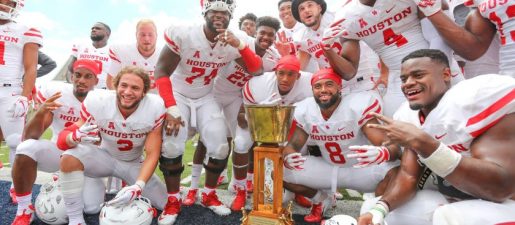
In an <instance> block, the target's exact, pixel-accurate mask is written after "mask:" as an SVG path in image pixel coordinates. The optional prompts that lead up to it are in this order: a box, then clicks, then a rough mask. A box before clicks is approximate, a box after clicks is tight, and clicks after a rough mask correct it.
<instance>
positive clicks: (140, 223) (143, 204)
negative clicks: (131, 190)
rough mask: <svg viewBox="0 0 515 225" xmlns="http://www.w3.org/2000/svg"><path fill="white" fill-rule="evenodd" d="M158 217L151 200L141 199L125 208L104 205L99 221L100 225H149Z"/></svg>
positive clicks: (135, 200)
mask: <svg viewBox="0 0 515 225" xmlns="http://www.w3.org/2000/svg"><path fill="white" fill-rule="evenodd" d="M156 215H157V211H156V210H155V209H154V208H152V205H150V200H148V199H147V198H145V197H139V198H136V199H134V201H132V203H130V204H128V205H126V206H123V207H114V206H110V205H104V207H102V210H100V216H99V219H98V221H99V223H100V225H122V224H123V225H149V224H150V223H152V218H154V217H155V216H156Z"/></svg>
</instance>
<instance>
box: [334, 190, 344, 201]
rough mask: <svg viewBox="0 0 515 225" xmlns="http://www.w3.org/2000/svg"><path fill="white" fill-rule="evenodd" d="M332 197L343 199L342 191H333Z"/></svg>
mask: <svg viewBox="0 0 515 225" xmlns="http://www.w3.org/2000/svg"><path fill="white" fill-rule="evenodd" d="M334 197H335V198H336V199H337V200H343V194H342V193H340V192H339V191H336V192H334Z"/></svg>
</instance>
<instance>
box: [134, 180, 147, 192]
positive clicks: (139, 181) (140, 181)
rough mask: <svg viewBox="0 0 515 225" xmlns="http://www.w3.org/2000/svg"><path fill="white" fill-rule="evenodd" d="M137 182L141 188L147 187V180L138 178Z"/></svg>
mask: <svg viewBox="0 0 515 225" xmlns="http://www.w3.org/2000/svg"><path fill="white" fill-rule="evenodd" d="M135 184H136V185H138V186H139V187H140V188H141V190H143V188H145V181H142V180H137V181H136V183H135Z"/></svg>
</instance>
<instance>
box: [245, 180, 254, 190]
mask: <svg viewBox="0 0 515 225" xmlns="http://www.w3.org/2000/svg"><path fill="white" fill-rule="evenodd" d="M247 192H248V193H252V192H254V183H253V182H252V180H247Z"/></svg>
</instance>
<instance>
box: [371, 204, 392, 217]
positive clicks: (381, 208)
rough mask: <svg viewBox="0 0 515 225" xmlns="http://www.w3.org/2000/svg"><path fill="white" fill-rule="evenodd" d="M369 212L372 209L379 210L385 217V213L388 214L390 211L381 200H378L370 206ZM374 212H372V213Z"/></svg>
mask: <svg viewBox="0 0 515 225" xmlns="http://www.w3.org/2000/svg"><path fill="white" fill-rule="evenodd" d="M370 211H371V213H372V211H376V212H379V213H381V214H382V215H383V218H385V217H386V215H388V213H389V212H390V209H389V208H388V205H386V204H384V203H383V202H381V200H379V201H378V202H377V203H376V205H375V206H374V207H372V209H371V210H370ZM372 214H374V213H372Z"/></svg>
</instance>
